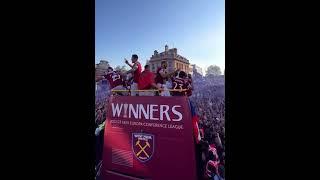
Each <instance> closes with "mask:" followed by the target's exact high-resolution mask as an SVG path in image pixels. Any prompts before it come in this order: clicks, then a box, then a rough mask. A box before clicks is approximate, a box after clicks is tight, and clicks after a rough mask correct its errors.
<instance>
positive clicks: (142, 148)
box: [136, 140, 150, 158]
mask: <svg viewBox="0 0 320 180" xmlns="http://www.w3.org/2000/svg"><path fill="white" fill-rule="evenodd" d="M136 146H139V147H140V149H141V150H140V151H139V152H138V153H137V157H138V156H139V155H140V154H141V153H142V152H143V153H144V154H145V155H146V156H147V157H148V158H149V155H148V153H147V152H146V151H145V149H146V148H147V147H150V144H149V142H148V141H146V144H145V145H144V146H143V147H142V146H141V145H140V140H138V141H137V142H136Z"/></svg>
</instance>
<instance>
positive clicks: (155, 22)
mask: <svg viewBox="0 0 320 180" xmlns="http://www.w3.org/2000/svg"><path fill="white" fill-rule="evenodd" d="M95 2H96V27H95V28H96V33H95V36H96V37H95V39H96V43H95V44H96V45H95V46H96V47H95V48H96V50H95V53H96V57H95V58H96V60H95V61H96V63H98V62H99V61H100V60H101V59H105V60H108V61H109V64H110V65H111V66H113V67H115V66H117V65H124V60H123V59H124V58H127V59H129V60H130V58H131V55H132V54H137V55H138V56H139V59H140V62H142V63H143V64H145V62H146V60H148V59H150V57H151V56H152V54H153V51H154V50H158V52H162V51H164V46H165V44H168V46H169V48H173V47H175V48H177V49H178V54H180V55H182V56H184V57H186V58H187V59H189V61H190V63H191V64H197V65H198V66H200V67H202V68H203V72H204V68H206V67H208V66H209V65H213V64H214V65H218V66H220V67H221V70H222V73H223V71H224V67H225V5H224V3H225V2H224V0H158V1H156V0H96V1H95Z"/></svg>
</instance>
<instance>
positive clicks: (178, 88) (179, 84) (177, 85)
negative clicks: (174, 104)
mask: <svg viewBox="0 0 320 180" xmlns="http://www.w3.org/2000/svg"><path fill="white" fill-rule="evenodd" d="M188 87H189V82H188V79H187V73H185V72H184V71H180V72H179V75H178V77H173V78H172V89H173V90H175V91H173V92H172V96H185V95H186V90H187V89H188Z"/></svg>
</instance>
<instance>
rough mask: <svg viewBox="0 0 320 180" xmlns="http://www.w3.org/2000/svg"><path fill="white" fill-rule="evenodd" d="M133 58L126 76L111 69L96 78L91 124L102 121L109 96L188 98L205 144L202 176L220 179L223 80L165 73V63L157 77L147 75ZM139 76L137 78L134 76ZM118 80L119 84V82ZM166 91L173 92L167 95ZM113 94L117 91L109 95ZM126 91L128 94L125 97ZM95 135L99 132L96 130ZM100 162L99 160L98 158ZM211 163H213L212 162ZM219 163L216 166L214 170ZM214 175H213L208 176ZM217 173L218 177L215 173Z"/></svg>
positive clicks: (222, 177)
mask: <svg viewBox="0 0 320 180" xmlns="http://www.w3.org/2000/svg"><path fill="white" fill-rule="evenodd" d="M137 60H138V59H137V56H136V55H133V56H132V63H133V64H130V63H129V62H128V61H127V60H126V64H127V65H129V66H130V67H131V70H129V71H127V72H126V73H124V74H123V73H120V72H117V71H114V70H113V69H112V68H109V69H108V72H107V73H106V75H104V76H103V77H98V78H96V82H98V86H97V87H96V111H95V113H96V114H95V115H96V116H95V123H96V126H97V127H99V126H100V125H101V124H102V123H103V122H104V120H105V119H106V105H107V104H108V100H109V97H110V96H111V95H116V94H117V95H131V96H136V95H137V96H155V95H158V96H182V95H184V96H188V97H189V100H190V101H191V103H192V105H193V106H194V108H195V110H196V113H197V115H198V117H199V123H198V124H199V129H200V130H201V134H202V137H203V138H202V139H203V141H202V142H205V144H207V152H208V153H204V158H203V160H204V162H205V163H206V165H205V167H206V169H205V170H206V172H207V173H208V172H209V173H210V175H209V177H210V178H212V179H214V178H217V175H216V174H219V178H220V179H224V156H225V148H224V147H225V98H224V78H223V77H221V76H220V77H219V78H216V77H213V76H208V77H202V76H197V77H196V76H193V77H192V76H191V75H188V74H186V73H185V72H183V71H180V70H178V69H177V70H176V71H174V72H172V73H167V72H166V62H162V63H161V67H159V68H158V70H157V73H156V74H153V73H152V72H150V70H149V67H148V66H147V65H146V66H144V71H142V67H141V65H140V63H139V62H138V61H137ZM138 74H139V76H137V75H138ZM121 79H122V80H121ZM150 89H153V90H155V91H149V92H137V91H135V90H150ZM168 89H176V91H171V92H169V91H168ZM113 90H120V91H119V92H118V93H113ZM128 90H131V92H130V91H129V94H128ZM97 129H98V131H96V135H97V136H98V135H99V132H100V131H102V130H103V128H100V129H99V128H97ZM213 151H214V152H215V153H216V157H217V158H216V159H215V158H212V157H211V156H210V152H211V153H212V152H213ZM98 158H101V157H98ZM213 159H215V161H213ZM215 162H219V166H215V165H217V164H215ZM212 171H214V172H212ZM215 172H219V173H215Z"/></svg>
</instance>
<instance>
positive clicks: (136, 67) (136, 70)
mask: <svg viewBox="0 0 320 180" xmlns="http://www.w3.org/2000/svg"><path fill="white" fill-rule="evenodd" d="M131 62H132V63H133V64H132V65H131V64H130V63H129V61H128V60H127V59H125V63H126V64H127V65H128V66H130V67H131V69H130V70H129V71H127V72H126V74H129V73H132V75H133V83H132V84H131V86H130V90H131V96H136V95H138V92H137V91H136V90H138V81H139V76H140V74H141V70H142V68H141V64H140V62H139V61H138V55H136V54H133V55H132V57H131Z"/></svg>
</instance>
